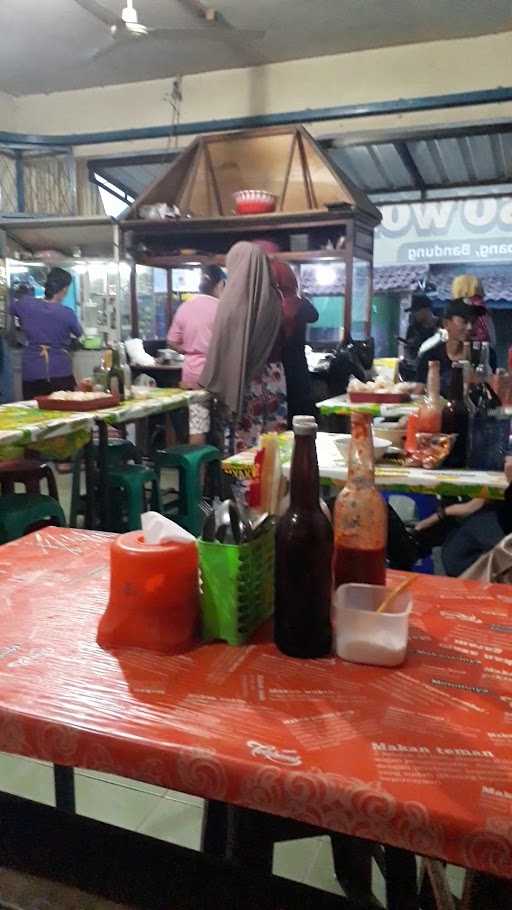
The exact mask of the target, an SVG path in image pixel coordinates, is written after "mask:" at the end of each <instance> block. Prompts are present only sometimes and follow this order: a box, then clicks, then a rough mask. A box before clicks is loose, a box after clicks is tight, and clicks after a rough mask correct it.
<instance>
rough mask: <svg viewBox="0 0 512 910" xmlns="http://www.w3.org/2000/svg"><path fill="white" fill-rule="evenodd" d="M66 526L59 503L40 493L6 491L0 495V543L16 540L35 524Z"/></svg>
mask: <svg viewBox="0 0 512 910" xmlns="http://www.w3.org/2000/svg"><path fill="white" fill-rule="evenodd" d="M43 523H46V524H56V525H57V526H58V527H60V528H65V527H66V518H65V515H64V512H63V511H62V508H61V506H60V505H59V503H58V502H57V501H56V500H55V499H53V497H51V496H44V495H43V494H42V493H8V494H7V495H6V496H0V543H7V542H8V541H9V540H17V539H18V538H19V537H23V535H24V534H27V533H28V531H30V530H31V528H34V527H35V526H37V525H41V524H43Z"/></svg>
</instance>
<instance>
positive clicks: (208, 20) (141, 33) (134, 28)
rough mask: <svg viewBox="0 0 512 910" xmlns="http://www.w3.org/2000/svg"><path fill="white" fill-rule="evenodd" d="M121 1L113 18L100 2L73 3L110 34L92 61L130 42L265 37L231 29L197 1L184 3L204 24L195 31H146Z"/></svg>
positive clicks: (131, 4) (83, 0)
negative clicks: (108, 39)
mask: <svg viewBox="0 0 512 910" xmlns="http://www.w3.org/2000/svg"><path fill="white" fill-rule="evenodd" d="M124 2H125V3H126V6H125V7H124V8H123V10H122V11H121V15H120V16H117V15H116V14H115V13H112V12H111V11H110V10H109V9H107V7H105V6H103V4H102V3H99V2H98V0H75V3H76V4H77V5H78V6H80V7H82V9H84V10H86V12H88V13H90V14H91V16H94V17H95V18H96V19H99V21H100V22H103V23H104V24H105V25H107V26H108V28H109V31H110V35H111V37H112V39H113V41H112V43H111V44H109V45H108V46H107V47H105V48H102V49H101V50H99V51H97V52H96V53H95V54H94V55H93V59H94V60H98V59H99V58H100V57H104V56H106V55H107V54H109V53H111V51H113V50H114V49H115V48H118V47H119V46H122V45H126V44H129V43H131V42H132V41H134V40H140V39H142V38H145V39H148V38H152V39H157V40H166V39H168V40H171V39H173V38H174V39H175V38H197V37H198V36H199V37H200V36H204V37H205V38H207V39H208V40H212V39H213V40H214V41H228V40H229V39H230V38H237V39H240V40H245V41H256V40H258V39H259V38H262V37H263V36H264V34H265V32H262V31H252V30H249V31H248V30H237V29H233V28H232V27H231V26H230V25H229V24H228V23H226V22H225V21H224V20H223V19H222V16H220V14H219V13H218V12H217V10H215V9H210V8H207V7H203V6H202V4H201V3H200V0H188V2H187V6H189V8H190V7H191V8H192V9H193V11H194V13H195V15H197V16H198V17H199V18H201V19H202V20H203V21H204V22H205V25H203V26H199V27H197V28H149V27H148V26H147V25H144V24H143V23H142V22H139V16H138V13H137V10H136V9H135V6H134V0H124Z"/></svg>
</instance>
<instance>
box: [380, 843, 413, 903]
mask: <svg viewBox="0 0 512 910" xmlns="http://www.w3.org/2000/svg"><path fill="white" fill-rule="evenodd" d="M385 854H386V896H387V905H388V910H418V883H417V870H416V857H415V855H414V853H408V852H407V851H406V850H399V849H398V847H385Z"/></svg>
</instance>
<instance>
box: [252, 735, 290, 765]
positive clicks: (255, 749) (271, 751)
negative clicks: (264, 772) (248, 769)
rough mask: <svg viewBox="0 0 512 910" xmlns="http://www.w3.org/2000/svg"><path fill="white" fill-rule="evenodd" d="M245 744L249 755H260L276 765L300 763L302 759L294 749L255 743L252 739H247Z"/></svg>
mask: <svg viewBox="0 0 512 910" xmlns="http://www.w3.org/2000/svg"><path fill="white" fill-rule="evenodd" d="M247 746H248V748H249V749H250V751H251V755H254V756H257V755H261V756H262V757H263V758H268V760H269V761H273V762H275V763H276V764H278V765H301V764H302V759H301V757H300V755H299V754H298V752H296V751H295V749H281V750H279V749H277V747H276V746H268V745H266V744H265V743H257V742H254V741H253V740H249V742H248V743H247Z"/></svg>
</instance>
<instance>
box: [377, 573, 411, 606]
mask: <svg viewBox="0 0 512 910" xmlns="http://www.w3.org/2000/svg"><path fill="white" fill-rule="evenodd" d="M415 578H416V576H415V575H410V576H409V578H406V579H405V581H403V582H402V583H401V584H400V585H398V588H392V589H391V591H390V592H389V593H388V594H386V596H385V598H384V600H383V601H382V603H381V605H380V607H378V609H377V610H376V611H375V612H376V613H385V612H386V610H387V609H388V608H389V607H390V606H391V604H392V603H394V601H395V600H396V598H397V597H398V595H399V594H401V593H402V591H405V589H406V588H408V587H409V585H412V583H413V581H414V580H415Z"/></svg>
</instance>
